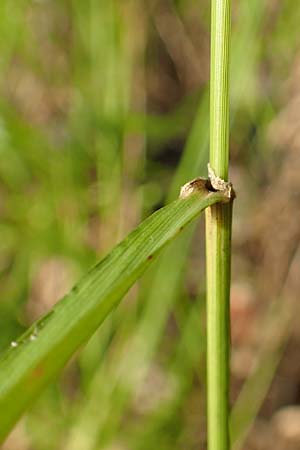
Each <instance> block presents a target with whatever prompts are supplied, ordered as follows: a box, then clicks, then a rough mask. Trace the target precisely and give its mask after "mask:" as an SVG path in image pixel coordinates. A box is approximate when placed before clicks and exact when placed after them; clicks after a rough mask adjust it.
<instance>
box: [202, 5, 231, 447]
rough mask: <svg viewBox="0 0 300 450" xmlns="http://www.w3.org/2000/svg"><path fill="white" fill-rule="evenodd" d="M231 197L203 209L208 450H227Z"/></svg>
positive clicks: (220, 162) (215, 106)
mask: <svg viewBox="0 0 300 450" xmlns="http://www.w3.org/2000/svg"><path fill="white" fill-rule="evenodd" d="M230 3H231V2H230V0H212V22H211V84H210V166H211V167H212V169H213V170H214V172H215V174H216V175H217V176H218V177H220V178H222V179H223V180H225V181H227V180H228V162H229V143H228V141H229V44H230V6H231V5H230ZM231 218H232V201H230V202H229V203H227V204H218V205H214V206H212V207H210V208H208V209H207V210H206V266H207V389H208V391H207V392H208V393H207V396H208V398H207V415H208V449H209V450H228V449H229V448H230V444H229V400H228V397H229V395H228V393H229V355H230V314H229V309H230V308H229V304H230V260H231Z"/></svg>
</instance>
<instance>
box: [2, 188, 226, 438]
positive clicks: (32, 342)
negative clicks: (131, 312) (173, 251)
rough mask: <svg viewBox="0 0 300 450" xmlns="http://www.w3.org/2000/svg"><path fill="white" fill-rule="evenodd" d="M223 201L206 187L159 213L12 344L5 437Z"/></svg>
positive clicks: (7, 360) (5, 372) (5, 383)
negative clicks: (156, 265) (178, 241)
mask: <svg viewBox="0 0 300 450" xmlns="http://www.w3.org/2000/svg"><path fill="white" fill-rule="evenodd" d="M223 200H224V196H223V194H222V193H220V192H209V191H208V190H206V189H202V190H201V191H198V192H195V193H193V194H192V195H190V196H189V197H187V198H185V199H178V200H176V201H174V202H173V203H170V204H169V205H167V206H165V207H164V208H162V209H160V210H159V211H157V212H156V213H154V214H153V215H152V216H150V217H149V218H148V219H146V220H145V221H144V222H143V223H142V224H141V225H140V226H139V227H137V228H136V229H135V230H134V231H133V232H131V233H130V234H129V235H128V237H127V238H125V239H124V240H123V241H122V242H121V243H120V244H118V245H117V246H116V247H115V248H114V249H113V250H112V251H111V252H110V253H109V254H108V255H107V256H106V257H105V258H104V259H103V260H102V261H100V263H98V264H96V265H95V266H94V267H93V268H92V269H91V270H90V271H89V272H88V273H87V274H86V275H85V276H84V277H83V278H82V279H81V280H80V281H79V283H78V284H77V285H75V286H74V288H73V289H72V290H71V292H70V293H69V294H68V295H67V296H66V297H64V298H63V299H62V300H61V301H60V302H58V303H57V304H56V305H55V307H54V308H53V309H52V310H51V311H50V312H49V313H48V314H47V315H46V316H44V317H43V318H42V319H40V320H38V321H37V322H35V323H34V324H33V325H32V326H31V327H30V328H29V329H28V330H27V332H26V333H25V334H23V335H22V336H21V337H20V338H19V339H18V340H17V341H15V342H12V344H11V347H10V349H9V350H8V351H7V352H5V353H4V354H3V356H2V358H1V360H0V410H1V411H3V412H4V411H5V414H1V417H0V441H2V440H3V439H4V438H5V436H6V435H7V434H8V432H9V431H10V430H11V428H12V427H13V425H14V424H15V422H16V421H17V420H18V418H19V417H20V415H21V414H22V413H23V412H24V410H25V409H26V408H27V407H28V406H29V405H30V404H31V402H32V401H33V400H34V399H35V398H36V397H37V395H38V394H39V393H40V392H41V390H42V389H43V387H44V386H46V385H47V384H48V383H49V382H50V381H51V380H52V379H53V378H54V377H55V376H56V374H57V373H58V372H59V370H60V369H61V368H62V367H63V366H64V365H65V363H66V362H67V361H68V359H69V358H70V357H71V356H72V355H73V354H74V352H75V351H76V350H77V349H78V348H79V347H80V346H81V345H82V344H83V343H84V342H86V341H87V340H88V339H89V338H90V336H91V335H92V334H93V333H94V332H95V330H96V329H97V327H99V325H100V324H101V323H102V322H103V321H104V319H105V318H106V317H107V316H108V314H109V313H110V312H111V311H112V309H113V308H114V307H115V306H116V305H117V304H118V303H119V301H120V299H121V298H122V297H123V296H124V294H125V293H126V292H127V291H128V289H129V288H130V287H131V286H132V284H133V283H134V282H135V281H136V280H137V279H138V277H139V276H141V274H142V273H143V272H144V270H145V269H146V268H147V266H148V265H149V264H150V263H151V261H152V260H153V258H154V256H155V255H156V254H157V253H158V252H159V251H160V250H161V249H162V247H163V246H164V245H165V244H166V243H167V242H168V241H170V240H172V239H174V238H175V237H176V235H177V234H178V233H179V232H180V231H181V230H182V229H183V228H184V227H185V226H186V225H187V224H188V223H189V222H190V221H191V220H192V219H193V218H195V217H196V216H197V215H198V214H199V213H200V212H201V211H202V210H204V209H205V208H206V207H208V206H210V205H212V204H214V203H217V202H220V201H223ZM174 264H176V260H174ZM161 301H163V298H162V299H161Z"/></svg>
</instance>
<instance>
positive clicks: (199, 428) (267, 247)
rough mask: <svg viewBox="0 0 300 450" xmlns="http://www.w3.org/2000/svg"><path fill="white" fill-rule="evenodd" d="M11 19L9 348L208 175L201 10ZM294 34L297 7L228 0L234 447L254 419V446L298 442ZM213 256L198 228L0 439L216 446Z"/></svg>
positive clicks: (109, 8)
mask: <svg viewBox="0 0 300 450" xmlns="http://www.w3.org/2000/svg"><path fill="white" fill-rule="evenodd" d="M0 12H1V14H0V34H1V39H0V47H1V58H0V89H1V96H0V214H1V222H0V232H1V240H0V249H1V250H0V270H1V272H0V284H1V293H2V296H1V298H2V301H1V304H0V308H1V313H0V326H1V328H0V329H1V333H0V346H1V350H4V349H5V347H6V346H8V345H9V343H10V342H11V341H12V340H13V339H14V338H15V337H16V336H17V335H18V334H20V333H21V332H22V331H23V330H24V329H25V328H26V327H27V326H28V325H29V324H30V323H31V322H32V321H33V320H34V319H36V318H37V317H39V316H40V315H41V314H43V313H44V312H46V311H47V310H48V309H49V308H50V307H51V306H52V305H53V303H54V302H56V301H57V300H58V299H59V298H60V297H61V296H62V295H64V293H65V292H66V291H68V289H69V288H70V287H71V286H72V284H73V283H74V282H75V281H76V280H77V278H78V277H79V275H80V274H82V273H84V272H85V271H86V270H87V269H88V268H89V267H90V266H91V264H93V263H94V262H95V261H96V260H99V259H100V258H101V257H103V256H104V255H105V254H106V253H107V252H108V251H109V250H110V248H112V246H113V245H114V244H115V243H116V242H118V241H119V240H120V239H121V238H122V237H124V236H125V235H126V234H127V233H128V231H129V230H131V229H132V228H133V227H134V226H135V225H136V224H137V223H139V222H140V220H141V219H143V218H144V217H146V216H147V215H148V214H150V213H151V212H153V211H154V210H156V209H157V208H158V207H159V206H161V205H163V204H164V203H165V202H166V201H167V200H170V199H173V198H175V197H176V196H177V195H178V191H179V187H180V185H181V184H183V183H184V182H186V181H188V180H190V179H191V178H193V177H195V176H199V175H205V174H206V162H207V150H208V116H209V114H208V81H209V70H208V68H209V22H210V5H209V1H208V0H201V1H195V0H173V1H172V0H167V1H165V0H164V1H163V0H161V1H160V0H153V1H148V2H146V1H142V0H139V1H138V0H127V1H124V0H109V1H108V0H106V1H104V0H98V1H97V0H88V1H83V0H60V1H58V0H39V1H38V0H36V1H33V0H32V1H28V0H27V1H25V0H18V1H17V2H16V1H12V0H3V1H2V2H1V5H0ZM299 23H300V4H299V5H298V3H297V2H292V1H290V0H252V1H251V2H249V1H248V0H240V1H239V2H234V4H233V36H232V74H231V86H232V93H231V99H232V115H231V118H232V124H231V125H232V126H231V174H230V176H231V179H232V181H233V183H234V186H235V189H236V191H237V194H238V198H237V201H236V204H235V211H234V217H235V218H234V229H233V274H232V278H233V285H232V343H233V348H232V404H233V405H234V404H235V402H236V400H237V403H236V405H237V406H236V408H238V409H236V410H235V411H238V417H237V414H233V417H234V418H235V420H234V436H235V437H236V439H237V438H238V437H239V438H242V437H243V433H244V431H245V430H246V429H248V426H249V424H250V423H251V422H252V420H253V419H254V416H255V415H256V414H258V416H257V419H256V421H255V422H254V427H253V428H252V432H250V434H249V436H248V438H247V441H244V440H243V439H242V440H241V441H240V445H241V448H244V449H245V450H246V449H247V450H248V449H250V450H251V449H262V448H263V449H266V448H269V447H270V448H271V445H272V448H273V449H274V447H276V445H277V446H278V450H281V449H282V448H291V449H293V448H295V449H296V448H298V445H299V442H300V440H297V439H299V433H298V437H297V432H295V433H294V434H293V437H292V438H291V433H290V434H289V433H288V432H287V431H286V426H287V422H288V425H290V423H292V422H293V421H294V422H295V421H297V420H298V422H297V423H299V409H298V407H299V402H300V394H299V393H300V384H299V379H300V366H299V358H297V357H295V355H298V353H297V352H299V347H300V342H299V341H300V336H299V330H297V327H296V326H295V324H294V321H293V317H297V314H298V313H299V306H298V305H297V303H296V300H297V299H296V293H297V291H298V292H299V287H300V286H299V280H298V278H299V276H297V273H299V264H300V260H299V258H300V253H299V249H298V247H299V239H300V228H299V223H300V217H299V216H300V212H299V211H300V208H299V199H300V178H299V170H300V152H299V148H300V114H299V104H300V103H299V102H300V91H299V82H298V81H299V71H300V43H299V37H298V24H299ZM203 255H204V249H203V229H202V223H200V224H198V225H197V226H194V225H192V226H191V227H189V229H188V230H186V232H185V233H184V234H183V235H182V236H181V237H180V238H179V239H178V240H177V241H176V242H175V243H174V244H172V246H171V247H170V248H169V249H167V251H165V252H164V254H163V255H162V257H161V258H160V260H159V261H158V262H157V263H156V265H155V267H154V268H153V269H152V270H150V271H148V272H147V273H146V275H145V276H144V277H143V279H142V280H141V282H140V283H138V285H136V286H135V287H134V288H133V289H132V290H131V291H130V293H129V294H128V296H127V298H126V300H125V302H123V303H122V305H121V307H119V308H118V309H117V310H116V311H115V312H114V313H113V314H112V315H111V317H110V319H109V320H108V321H106V322H105V324H104V326H102V328H101V329H100V330H99V331H98V332H97V333H96V334H95V336H94V337H93V338H92V339H91V340H90V341H89V343H88V345H87V346H86V347H85V348H84V349H82V351H81V352H80V353H79V354H78V355H77V357H76V358H74V359H73V360H72V362H71V363H70V364H69V365H68V367H67V368H66V369H65V371H64V373H63V374H62V375H61V377H60V378H59V379H58V380H57V383H56V384H54V385H52V386H51V387H49V388H48V389H47V391H46V392H45V393H44V394H43V395H42V396H41V397H40V399H39V400H38V401H37V403H36V404H35V406H34V407H33V408H32V409H31V410H30V411H29V412H28V414H27V415H26V417H24V418H23V419H22V420H21V422H20V424H19V425H18V426H17V428H16V430H15V431H14V432H13V434H12V435H11V437H10V438H9V440H8V441H7V444H5V446H4V447H3V448H5V449H6V450H7V449H14V450H25V449H26V450H27V449H34V450H48V449H60V448H63V449H65V450H77V449H78V450H81V449H84V450H96V449H106V450H108V449H109V450H129V449H130V450H133V449H134V450H148V449H149V450H150V449H153V448H154V447H155V448H156V449H157V450H158V449H162V450H168V449H172V450H176V449H178V450H179V449H183V448H186V449H190V450H192V449H199V448H205V355H204V352H205V303H204V299H205V284H204V258H203ZM298 317H299V316H298ZM253 380H254V381H253ZM272 380H273V382H272ZM242 386H244V387H243V390H242V395H241V396H240V397H239V392H240V390H241V387H242ZM245 392H246V395H245V394H244V393H245ZM265 397H266V398H265ZM251 398H253V399H254V398H255V400H256V401H255V402H254V403H255V404H254V407H253V408H249V405H250V403H251V402H250V401H249V399H251ZM290 405H293V407H292V406H290ZM250 406H251V405H250ZM287 406H289V408H284V407H287ZM237 419H238V420H237ZM283 424H285V428H284V426H283ZM295 435H296V438H295ZM274 436H276V440H275V441H276V442H275V443H274ZM286 439H289V440H291V439H294V441H295V442H296V444H295V446H294V447H287V445H293V442H294V441H293V442H292V444H291V443H290V441H289V442H288V443H286ZM295 439H296V440H295ZM276 449H277V447H276Z"/></svg>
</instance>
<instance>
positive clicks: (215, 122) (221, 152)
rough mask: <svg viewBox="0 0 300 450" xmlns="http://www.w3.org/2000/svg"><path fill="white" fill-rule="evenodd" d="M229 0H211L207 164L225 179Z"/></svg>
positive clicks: (227, 137)
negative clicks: (208, 151) (208, 150)
mask: <svg viewBox="0 0 300 450" xmlns="http://www.w3.org/2000/svg"><path fill="white" fill-rule="evenodd" d="M230 6H231V0H212V11H211V63H210V66H211V75H210V77H211V78H210V146H211V147H210V165H211V167H212V168H213V169H214V171H215V173H216V175H218V176H219V177H221V178H223V180H225V181H227V179H228V160H229V144H228V142H229V42H230V16H231V7H230Z"/></svg>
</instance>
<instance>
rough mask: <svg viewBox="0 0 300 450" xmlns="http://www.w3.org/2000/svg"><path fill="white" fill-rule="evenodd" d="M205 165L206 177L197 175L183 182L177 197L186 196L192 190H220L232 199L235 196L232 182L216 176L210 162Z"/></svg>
mask: <svg viewBox="0 0 300 450" xmlns="http://www.w3.org/2000/svg"><path fill="white" fill-rule="evenodd" d="M207 167H208V179H206V178H201V177H199V178H195V179H194V180H192V181H189V182H188V183H186V184H184V185H183V186H182V188H181V189H180V194H179V198H187V197H189V196H190V195H191V194H193V193H194V192H199V191H201V190H207V191H211V192H216V191H220V192H222V193H223V194H224V195H225V197H227V198H228V199H229V200H230V199H232V200H233V199H234V197H235V193H234V190H233V187H232V184H231V183H230V182H229V181H224V180H223V179H222V178H220V177H218V176H217V175H216V174H215V172H214V170H213V169H212V168H211V166H210V164H208V165H207Z"/></svg>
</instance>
